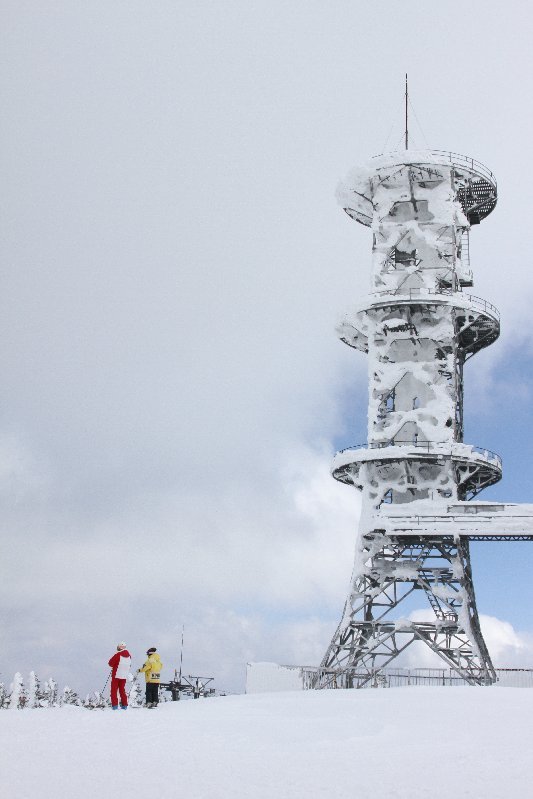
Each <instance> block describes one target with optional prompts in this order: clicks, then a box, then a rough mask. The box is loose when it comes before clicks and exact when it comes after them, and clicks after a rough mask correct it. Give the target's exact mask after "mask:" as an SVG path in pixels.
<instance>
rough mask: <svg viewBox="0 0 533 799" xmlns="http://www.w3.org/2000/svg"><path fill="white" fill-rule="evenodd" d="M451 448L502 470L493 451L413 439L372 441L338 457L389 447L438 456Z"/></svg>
mask: <svg viewBox="0 0 533 799" xmlns="http://www.w3.org/2000/svg"><path fill="white" fill-rule="evenodd" d="M450 446H451V448H452V454H453V448H454V447H464V448H465V449H468V450H470V451H471V452H473V453H475V454H476V455H481V456H482V457H483V460H486V461H490V462H492V463H495V464H496V465H497V466H498V467H499V468H500V469H501V468H502V459H501V457H500V456H499V455H498V454H497V453H496V452H492V450H490V449H486V447H478V446H476V445H474V444H465V443H463V442H462V441H452V442H446V441H414V440H413V439H410V440H407V439H398V438H391V439H389V440H388V441H370V442H369V443H366V444H352V445H351V446H349V447H344V448H343V449H341V450H339V451H338V452H337V455H341V454H342V453H343V452H349V451H350V450H353V449H386V448H387V447H416V448H417V449H423V450H425V451H426V452H435V453H437V454H438V453H439V451H442V448H448V447H450Z"/></svg>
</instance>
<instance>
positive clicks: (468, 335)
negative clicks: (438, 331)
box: [337, 288, 500, 360]
mask: <svg viewBox="0 0 533 799" xmlns="http://www.w3.org/2000/svg"><path fill="white" fill-rule="evenodd" d="M402 306H409V307H424V306H449V307H450V309H452V310H453V311H454V312H455V318H456V324H457V341H458V345H459V348H460V349H461V350H462V351H463V355H464V358H465V360H466V359H467V358H469V357H470V356H472V355H474V354H475V353H476V352H479V350H481V349H483V348H484V347H488V346H489V345H490V344H492V343H493V342H494V341H496V339H497V338H498V336H499V335H500V313H499V311H498V309H497V308H496V307H495V306H494V305H492V303H490V302H487V300H484V299H482V298H481V297H476V296H474V295H473V294H464V293H463V292H460V291H455V292H441V291H433V290H432V289H426V288H418V289H399V290H398V291H395V292H390V291H383V292H374V293H373V294H371V295H370V296H369V297H367V299H366V301H365V302H364V303H363V304H361V305H360V306H358V307H356V308H355V309H354V311H353V312H352V313H350V314H347V315H346V316H345V317H344V320H343V321H342V322H341V324H340V325H339V327H338V328H337V331H338V334H339V338H340V339H341V341H343V342H344V343H345V344H347V345H348V346H349V347H353V348H354V349H357V350H361V352H364V353H367V352H368V335H369V328H370V322H371V320H370V317H371V314H372V311H373V310H374V309H380V308H395V307H396V308H401V307H402Z"/></svg>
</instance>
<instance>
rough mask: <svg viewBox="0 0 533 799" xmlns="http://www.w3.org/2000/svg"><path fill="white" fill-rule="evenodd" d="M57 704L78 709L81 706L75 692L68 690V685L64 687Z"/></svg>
mask: <svg viewBox="0 0 533 799" xmlns="http://www.w3.org/2000/svg"><path fill="white" fill-rule="evenodd" d="M59 704H60V705H76V706H77V707H79V705H81V700H80V698H79V696H78V694H77V693H76V691H73V690H72V688H69V686H68V685H65V687H64V689H63V693H62V695H61V699H60V700H59Z"/></svg>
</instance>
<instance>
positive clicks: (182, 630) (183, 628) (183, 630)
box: [179, 625, 185, 685]
mask: <svg viewBox="0 0 533 799" xmlns="http://www.w3.org/2000/svg"><path fill="white" fill-rule="evenodd" d="M184 632H185V625H183V626H182V628H181V653H180V676H179V684H180V685H181V667H182V665H183V634H184Z"/></svg>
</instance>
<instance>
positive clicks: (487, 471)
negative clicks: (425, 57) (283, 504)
mask: <svg viewBox="0 0 533 799" xmlns="http://www.w3.org/2000/svg"><path fill="white" fill-rule="evenodd" d="M496 199H497V186H496V179H495V177H494V175H493V174H492V172H490V170H489V169H487V168H486V167H485V166H483V164H480V163H479V162H478V161H475V160H474V159H472V158H468V157H466V156H462V155H457V154H455V153H447V152H443V151H412V150H407V149H406V150H405V151H402V152H395V153H392V154H389V155H384V156H379V157H377V158H374V159H372V160H371V161H370V163H368V164H367V165H366V166H364V167H363V168H359V169H356V170H353V171H352V172H351V173H350V175H349V176H348V178H347V180H346V181H345V182H344V183H342V184H341V185H340V186H339V188H338V200H339V203H340V205H341V206H342V208H343V209H344V210H345V211H346V213H347V214H348V215H349V216H350V217H352V218H353V219H355V220H356V221H357V222H359V223H360V224H362V225H364V226H366V227H368V228H370V229H371V231H372V239H373V244H372V271H371V281H370V293H369V295H368V296H367V297H366V298H365V299H364V300H363V301H362V302H360V303H359V304H358V305H357V306H356V307H355V308H354V309H353V310H352V311H351V312H350V313H349V314H348V315H347V316H346V317H345V319H344V320H343V322H342V323H341V325H340V327H339V336H340V338H341V340H342V341H343V342H344V343H346V344H348V345H349V346H350V347H352V348H354V349H356V350H359V351H361V352H363V353H365V354H367V355H368V383H369V403H368V440H367V442H366V443H364V444H359V445H354V446H351V447H348V448H347V449H344V450H342V451H341V452H339V453H337V455H336V456H335V459H334V463H333V476H334V477H335V478H336V479H337V480H339V481H340V482H342V483H346V484H348V485H351V486H354V487H355V488H356V489H357V490H358V491H361V492H362V513H361V519H360V526H359V533H358V538H357V543H356V556H355V565H354V571H353V576H352V581H351V587H350V592H349V596H348V599H347V601H346V605H345V608H344V614H343V617H342V619H341V622H340V624H339V627H338V629H337V631H336V633H335V635H334V636H333V639H332V641H331V644H330V646H329V647H328V650H327V652H326V654H325V656H324V658H323V660H322V663H321V665H320V669H319V672H318V674H317V678H316V681H315V685H316V687H343V686H345V687H362V686H364V685H366V684H368V683H369V682H371V681H375V679H376V675H377V674H379V672H380V671H381V670H382V669H383V668H384V667H386V666H387V664H388V663H390V662H391V661H392V660H394V658H396V657H397V656H398V655H399V654H400V653H401V652H403V651H404V650H405V649H406V648H407V647H408V646H409V645H410V644H411V643H413V642H414V641H416V640H421V641H423V642H425V643H426V644H427V645H428V646H429V647H430V648H431V649H432V650H433V651H434V652H435V653H436V654H437V655H439V656H440V657H441V658H442V659H443V660H444V661H445V663H446V664H447V666H448V667H451V668H452V669H454V670H455V671H456V672H457V673H458V675H459V676H460V677H462V678H463V679H465V680H466V681H467V682H469V683H473V684H487V683H491V682H494V680H495V679H496V674H495V671H494V668H493V665H492V663H491V659H490V656H489V653H488V651H487V648H486V646H485V642H484V640H483V637H482V635H481V630H480V627H479V620H478V615H477V610H476V606H475V599H474V590H473V584H472V574H471V567H470V555H469V549H468V546H469V541H470V540H472V539H476V540H478V539H484V538H485V539H486V538H490V539H495V538H502V537H506V536H507V537H510V538H512V539H514V540H516V539H517V538H527V539H529V540H531V539H532V538H533V506H532V505H510V504H504V503H490V504H488V503H483V502H470V500H472V499H473V498H474V497H476V496H477V495H478V493H479V492H480V491H481V490H482V489H483V488H485V487H487V486H490V485H492V484H494V483H496V482H497V481H498V480H500V478H501V474H502V463H501V459H500V458H499V456H498V455H496V454H495V453H493V452H490V450H488V449H486V448H484V447H478V446H474V445H471V444H466V443H464V441H463V432H464V431H463V367H464V365H465V363H466V362H467V361H468V359H469V358H471V357H473V356H474V355H475V354H476V353H477V352H479V351H480V350H481V349H482V348H484V347H487V346H488V345H490V344H492V343H493V342H494V341H495V340H496V338H497V337H498V335H499V331H500V320H499V314H498V311H497V309H496V308H495V307H494V306H493V305H492V304H491V303H489V302H487V301H486V300H484V299H480V298H479V297H476V296H474V295H471V294H469V293H467V291H465V289H469V288H470V287H471V286H472V285H473V277H472V271H471V268H470V247H469V233H470V229H471V227H472V226H473V225H477V224H479V223H480V222H481V221H482V220H483V219H484V218H485V217H487V216H488V214H490V213H491V211H492V210H493V208H494V206H495V205H496ZM414 591H417V592H418V593H417V595H418V596H420V595H421V594H425V595H426V597H427V600H428V601H429V604H430V607H431V608H432V609H433V611H434V613H435V618H434V620H433V621H416V622H415V621H410V620H409V618H408V616H407V618H405V610H404V607H405V605H406V604H407V605H408V604H409V603H408V601H406V600H408V599H409V597H411V595H412V593H413V592H414ZM399 605H401V610H400V613H401V618H400V619H399V618H398V617H395V610H396V608H397V607H398V606H399Z"/></svg>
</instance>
